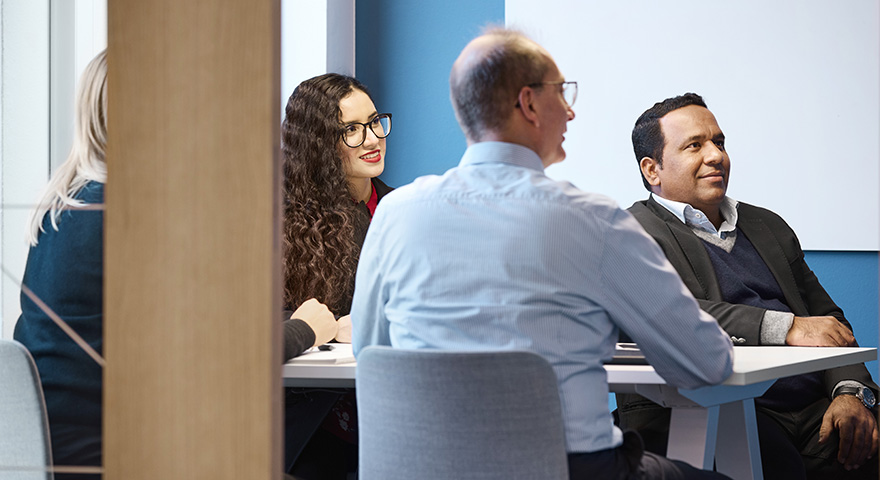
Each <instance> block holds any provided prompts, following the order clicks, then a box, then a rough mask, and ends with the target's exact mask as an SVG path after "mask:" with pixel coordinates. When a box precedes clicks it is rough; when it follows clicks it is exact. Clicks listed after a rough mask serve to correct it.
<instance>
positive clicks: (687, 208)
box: [651, 194, 739, 238]
mask: <svg viewBox="0 0 880 480" xmlns="http://www.w3.org/2000/svg"><path fill="white" fill-rule="evenodd" d="M651 196H652V197H654V200H656V201H657V203H659V204H660V205H663V206H664V207H665V208H666V209H667V210H669V211H670V212H672V214H673V215H675V216H676V217H678V219H679V220H681V222H682V223H685V224H687V225H690V226H691V227H696V228H699V229H700V230H703V231H705V232H707V233H709V234H711V235H713V236H716V237H718V238H725V237H726V234H727V233H729V232H732V231H734V230H736V221H737V219H738V218H739V214H738V213H737V211H736V206H737V205H739V202H737V201H736V200H734V199H732V198H730V197H728V196H725V197H724V200H722V201H721V205H719V209H720V210H721V219H722V222H721V225H720V226H719V227H718V229H716V228H715V225H712V222H710V221H709V219H708V218H707V217H706V214H705V213H703V212H702V211H700V210H699V209H697V208H694V207H692V206H691V205H690V204H688V203H682V202H676V201H674V200H667V199H665V198H663V197H661V196H659V195H654V194H651Z"/></svg>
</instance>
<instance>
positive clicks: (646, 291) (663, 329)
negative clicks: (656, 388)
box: [601, 210, 733, 388]
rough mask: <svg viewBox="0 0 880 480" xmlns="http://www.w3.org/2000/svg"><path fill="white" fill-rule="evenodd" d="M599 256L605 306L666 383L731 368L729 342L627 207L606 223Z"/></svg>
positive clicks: (692, 383) (701, 379) (701, 382)
mask: <svg viewBox="0 0 880 480" xmlns="http://www.w3.org/2000/svg"><path fill="white" fill-rule="evenodd" d="M603 248H604V249H605V251H604V252H603V256H602V268H601V277H602V290H601V291H602V293H603V295H604V299H603V306H604V307H605V309H606V311H607V312H608V314H609V315H610V317H611V319H612V320H613V321H614V323H615V324H617V326H618V327H619V328H621V329H622V330H623V331H624V332H625V333H627V334H628V335H629V336H630V337H631V338H632V339H633V340H634V341H635V342H636V343H638V344H639V348H640V349H641V350H642V352H643V353H644V354H645V357H646V359H647V360H648V361H649V362H650V363H651V365H652V366H654V368H655V370H656V371H657V373H658V374H660V376H662V377H663V379H664V380H666V381H667V382H668V383H669V384H670V385H673V386H676V387H684V388H696V387H701V386H705V385H711V384H716V383H720V382H722V381H723V380H724V379H726V378H727V377H728V376H730V374H731V373H732V371H733V346H732V343H731V340H730V338H729V337H728V335H727V334H726V333H724V331H723V330H722V329H721V327H720V326H719V325H718V322H717V321H716V320H715V318H713V317H712V316H711V315H709V314H708V313H706V312H704V311H703V310H701V309H700V308H699V305H698V304H697V301H696V300H695V299H694V297H693V295H691V293H690V291H689V290H688V289H687V287H686V286H685V285H684V283H683V282H682V280H681V278H680V277H679V276H678V273H677V272H676V271H675V269H674V268H673V267H672V265H671V264H670V263H669V261H668V260H667V259H666V256H665V255H664V254H663V251H662V250H661V249H660V246H659V245H657V243H656V242H655V241H654V240H653V239H652V238H651V237H650V236H648V234H647V233H645V231H644V230H643V229H642V228H641V227H640V226H639V224H638V222H636V220H635V218H633V217H632V215H630V214H629V213H628V212H625V211H622V210H619V211H618V212H617V213H615V214H614V215H613V216H612V217H611V218H610V219H609V222H608V225H607V232H606V237H605V241H604V247H603Z"/></svg>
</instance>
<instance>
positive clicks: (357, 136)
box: [340, 113, 391, 148]
mask: <svg viewBox="0 0 880 480" xmlns="http://www.w3.org/2000/svg"><path fill="white" fill-rule="evenodd" d="M367 127H369V128H370V130H372V131H373V134H374V135H376V138H385V137H387V136H388V134H389V133H391V114H390V113H380V114H378V115H376V116H375V117H373V119H372V120H370V121H369V122H367V123H360V122H350V123H346V124H345V125H343V126H342V128H341V130H340V132H341V134H342V141H343V142H344V143H345V144H346V145H348V146H349V147H351V148H357V147H360V146H361V145H363V144H364V142H365V141H367Z"/></svg>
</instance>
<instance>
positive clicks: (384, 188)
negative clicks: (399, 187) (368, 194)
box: [371, 177, 394, 200]
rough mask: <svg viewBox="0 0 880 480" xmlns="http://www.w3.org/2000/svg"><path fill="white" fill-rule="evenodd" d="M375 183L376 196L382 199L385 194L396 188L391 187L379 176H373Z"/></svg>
mask: <svg viewBox="0 0 880 480" xmlns="http://www.w3.org/2000/svg"><path fill="white" fill-rule="evenodd" d="M371 181H372V183H373V188H375V189H376V196H377V197H378V198H379V200H381V199H382V198H383V197H385V195H388V194H389V193H391V192H392V191H393V190H394V187H389V186H388V185H387V184H385V182H383V181H382V180H380V179H379V177H373V178H372V179H371Z"/></svg>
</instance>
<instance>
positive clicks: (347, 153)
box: [338, 89, 385, 198]
mask: <svg viewBox="0 0 880 480" xmlns="http://www.w3.org/2000/svg"><path fill="white" fill-rule="evenodd" d="M339 109H340V111H341V118H340V122H341V123H342V125H343V126H346V125H349V124H351V123H352V122H357V123H369V122H370V121H372V120H373V119H374V118H375V117H376V115H377V113H378V112H377V111H376V106H375V105H373V101H372V100H370V97H369V96H368V95H367V94H366V93H364V92H363V91H361V90H357V89H355V90H352V92H351V93H350V94H348V95H347V96H346V97H344V98H343V99H342V100H340V101H339ZM357 127H358V128H360V126H357ZM374 128H379V127H378V126H375V127H374ZM366 134H367V137H366V139H365V140H364V143H363V144H362V145H361V146H359V147H355V148H351V147H349V146H348V145H346V144H345V143H344V142H343V141H342V138H341V137H340V139H339V144H338V146H339V147H338V148H339V154H340V156H341V157H342V162H343V165H344V166H345V176H346V179H347V180H348V183H349V186H350V187H351V188H352V194H353V196H355V198H358V197H359V196H360V193H361V191H362V190H363V189H364V188H366V186H369V184H370V179H371V178H374V177H378V176H379V175H380V174H381V173H382V171H383V170H385V139H384V138H378V137H376V135H375V133H373V131H372V130H371V129H370V128H367V129H366ZM358 140H360V139H358ZM367 195H368V196H369V191H368V192H367Z"/></svg>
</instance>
